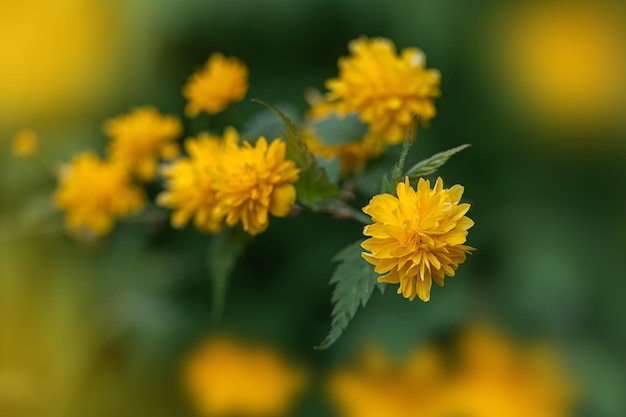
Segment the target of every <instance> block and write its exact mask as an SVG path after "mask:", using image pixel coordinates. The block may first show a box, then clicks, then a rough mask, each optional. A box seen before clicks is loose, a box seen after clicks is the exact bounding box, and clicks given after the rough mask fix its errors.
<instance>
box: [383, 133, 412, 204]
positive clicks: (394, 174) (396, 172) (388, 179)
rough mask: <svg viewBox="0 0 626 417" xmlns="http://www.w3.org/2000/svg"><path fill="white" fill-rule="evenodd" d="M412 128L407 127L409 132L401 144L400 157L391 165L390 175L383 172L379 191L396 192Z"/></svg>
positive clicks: (409, 144)
mask: <svg viewBox="0 0 626 417" xmlns="http://www.w3.org/2000/svg"><path fill="white" fill-rule="evenodd" d="M412 135H413V134H412V128H411V129H409V133H408V134H407V136H406V140H405V141H404V144H403V145H402V151H401V152H400V158H399V159H398V162H396V164H395V165H394V166H393V168H392V170H391V175H389V174H385V175H384V176H383V184H382V187H381V191H382V192H383V193H387V194H395V193H396V185H397V184H398V183H399V182H400V181H402V171H403V170H404V161H405V160H406V156H407V155H408V153H409V148H410V147H411V138H412Z"/></svg>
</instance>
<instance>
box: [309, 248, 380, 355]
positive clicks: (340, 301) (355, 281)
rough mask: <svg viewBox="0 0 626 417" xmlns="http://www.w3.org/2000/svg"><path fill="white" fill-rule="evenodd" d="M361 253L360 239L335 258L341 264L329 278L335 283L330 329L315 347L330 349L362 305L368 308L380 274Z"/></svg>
mask: <svg viewBox="0 0 626 417" xmlns="http://www.w3.org/2000/svg"><path fill="white" fill-rule="evenodd" d="M361 252H362V249H361V241H358V242H354V243H352V244H351V245H349V246H347V247H345V248H344V249H342V250H341V251H340V252H339V253H338V254H337V255H335V257H334V258H333V261H334V262H338V263H339V264H338V265H337V267H336V268H335V271H334V272H333V275H332V277H331V278H330V283H331V284H334V285H335V289H334V290H333V295H332V303H333V310H332V320H331V325H330V331H329V332H328V335H327V336H326V338H325V339H324V341H323V342H322V343H320V344H319V345H318V346H316V347H315V348H316V349H327V348H328V347H330V346H331V345H332V344H333V343H335V342H336V341H337V339H339V336H341V334H342V333H343V332H344V330H345V329H346V328H347V327H348V324H349V323H350V321H351V320H352V318H353V317H354V315H355V314H356V311H357V310H358V308H359V306H363V307H365V305H366V304H367V301H368V300H369V299H370V297H371V295H372V292H373V291H374V287H375V286H376V284H377V277H378V275H377V274H376V273H375V272H374V267H373V266H372V265H370V264H368V263H367V262H366V261H365V260H364V259H363V258H362V257H361Z"/></svg>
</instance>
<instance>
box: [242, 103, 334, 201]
mask: <svg viewBox="0 0 626 417" xmlns="http://www.w3.org/2000/svg"><path fill="white" fill-rule="evenodd" d="M252 101H254V102H256V103H259V104H261V105H263V106H265V107H267V108H268V109H270V110H272V111H273V112H274V113H276V114H277V115H278V116H279V117H280V118H281V119H282V121H283V123H284V125H285V142H286V147H287V150H286V156H287V159H291V160H292V161H294V162H295V163H296V165H297V166H298V167H299V168H300V176H299V179H298V181H297V182H296V183H295V184H294V186H295V188H296V198H297V199H298V201H303V202H312V201H316V200H319V199H322V198H331V197H335V196H336V195H338V194H339V188H337V186H336V185H335V184H332V183H331V182H330V181H329V180H328V176H327V175H326V171H325V170H324V168H322V167H320V166H319V165H318V164H317V161H316V159H315V156H313V154H312V153H311V152H309V150H308V148H307V147H306V144H305V143H304V141H303V140H302V138H301V137H300V133H299V132H298V128H297V127H296V125H294V124H293V122H292V121H291V120H290V119H289V118H288V117H287V116H285V115H284V114H283V113H282V112H281V111H280V110H278V109H277V108H276V107H274V106H272V105H271V104H267V103H265V102H263V101H261V100H257V99H253V100H252Z"/></svg>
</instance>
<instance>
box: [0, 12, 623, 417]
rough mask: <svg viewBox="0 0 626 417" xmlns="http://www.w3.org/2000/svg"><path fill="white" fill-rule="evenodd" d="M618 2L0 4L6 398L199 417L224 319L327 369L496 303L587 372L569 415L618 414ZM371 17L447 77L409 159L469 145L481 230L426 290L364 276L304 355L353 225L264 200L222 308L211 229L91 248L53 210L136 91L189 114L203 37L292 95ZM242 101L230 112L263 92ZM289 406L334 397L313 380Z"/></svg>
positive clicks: (507, 320)
mask: <svg viewBox="0 0 626 417" xmlns="http://www.w3.org/2000/svg"><path fill="white" fill-rule="evenodd" d="M625 18H626V13H625V10H624V7H623V6H622V5H621V4H620V3H619V2H615V3H612V2H554V1H551V2H545V1H543V2H527V1H518V2H496V1H472V2H469V1H468V2H462V1H452V0H440V1H419V0H415V1H409V0H390V1H387V2H384V3H383V2H380V1H370V0H359V1H357V0H339V1H337V0H332V1H331V0H298V1H287V0H230V1H225V0H221V1H220V0H207V1H199V0H184V1H176V2H175V1H165V0H164V1H148V0H135V1H132V0H129V1H122V0H117V1H116V0H95V1H87V0H62V1H56V2H53V1H46V0H24V1H21V2H16V1H6V0H5V1H3V2H2V3H0V62H2V64H1V65H0V331H1V344H0V410H2V408H3V407H4V408H5V409H6V410H8V411H7V414H5V413H4V412H2V413H0V414H2V415H11V416H112V415H116V416H137V415H151V416H154V417H158V416H172V415H178V416H184V415H192V414H191V411H190V410H189V406H188V405H187V404H186V402H185V400H184V393H182V391H181V389H180V387H179V378H178V372H179V366H180V362H181V358H184V356H185V354H186V352H188V350H189V349H190V348H191V347H193V346H194V344H195V343H196V342H197V341H198V340H200V339H202V338H204V337H206V336H207V335H210V334H213V333H215V332H217V331H220V332H228V333H232V334H235V335H238V336H240V337H242V338H248V339H252V340H260V341H264V342H267V343H269V344H272V345H274V346H277V347H278V348H280V349H281V350H282V351H284V352H287V353H288V354H289V356H290V357H292V358H294V359H295V360H297V361H299V362H300V363H302V364H304V365H305V366H307V367H308V368H310V369H318V370H324V369H328V368H330V367H332V366H333V365H334V364H339V363H343V362H345V361H346V360H349V359H350V358H352V357H353V356H354V355H355V354H356V353H357V352H358V351H359V349H360V347H362V346H363V345H364V344H366V343H369V342H371V341H377V342H379V343H380V344H382V345H383V346H385V347H386V348H387V349H388V350H389V351H390V352H393V353H394V354H396V355H398V357H401V356H402V355H405V354H406V353H407V352H408V351H409V350H411V349H412V348H414V347H415V346H419V345H420V344H422V343H424V342H426V341H430V340H436V339H438V338H442V337H445V335H448V334H451V333H454V332H455V331H457V330H458V329H460V328H462V327H464V326H465V325H466V324H467V323H471V322H474V321H488V322H494V323H496V324H497V325H499V326H500V327H501V328H503V329H506V331H507V332H508V333H509V334H511V335H515V336H517V337H521V338H528V339H535V338H539V339H541V340H545V341H548V342H549V343H550V344H552V345H553V346H554V348H555V349H556V350H557V351H558V352H559V356H560V358H561V359H562V360H563V362H564V363H565V365H566V368H567V369H568V371H569V373H570V374H571V376H572V379H573V380H574V381H576V383H577V384H579V385H580V386H581V391H582V397H581V400H580V404H579V409H578V412H579V415H581V416H600V417H601V416H624V415H626V402H625V401H624V397H623V393H624V389H626V359H625V358H624V352H626V304H625V303H624V302H623V297H624V294H626V280H624V272H623V269H622V268H623V265H622V264H623V259H624V258H622V256H624V254H625V253H626V243H625V242H626V217H625V216H624V207H625V204H626V193H625V192H624V185H623V184H624V182H625V181H626V170H625V169H624V166H625V165H624V164H625V163H626V140H624V139H626V117H624V116H625V115H626V77H625V76H624V75H625V74H626V34H625V31H626V27H625V26H624V24H623V22H624V21H626V20H625ZM361 35H366V36H383V37H388V38H390V39H391V40H393V41H394V42H395V44H396V45H397V47H398V48H399V49H401V48H404V47H413V46H415V47H419V48H421V49H422V50H423V51H424V52H425V53H426V56H427V66H428V67H429V68H437V69H439V70H440V71H441V73H442V86H441V90H442V96H441V97H440V98H439V99H438V100H437V101H436V106H437V110H438V114H437V117H436V118H435V119H434V120H433V121H432V124H431V126H430V127H428V128H424V129H421V130H420V131H419V133H418V138H417V142H416V145H415V146H414V147H413V148H412V150H411V152H412V154H411V158H414V159H419V158H420V157H426V156H429V155H431V154H432V153H434V152H438V151H442V150H445V149H448V148H452V147H454V146H457V145H460V144H462V143H471V144H472V145H473V146H472V147H471V148H470V149H468V150H466V151H464V152H463V153H461V154H460V155H457V156H455V157H453V158H452V160H451V161H450V162H448V164H447V165H446V166H445V167H443V169H442V170H441V171H440V174H441V175H442V176H443V178H444V180H445V183H446V184H447V185H452V184H455V183H459V184H462V185H464V186H465V194H464V200H465V201H467V202H469V203H471V204H472V208H471V210H470V212H469V216H470V217H471V218H472V219H473V220H474V221H475V222H476V226H474V228H473V229H472V230H471V231H470V234H469V238H468V243H469V244H470V245H472V246H474V247H476V248H477V250H476V252H475V253H474V254H473V255H472V256H470V257H469V259H468V261H467V262H466V263H465V264H464V265H462V266H461V267H460V268H459V271H458V274H457V276H456V277H455V278H452V279H449V280H447V281H446V282H447V285H446V286H445V287H444V288H439V287H436V288H434V289H433V292H432V300H431V301H430V302H429V303H421V302H417V301H416V302H412V303H411V302H408V301H407V300H405V299H403V298H401V297H400V296H397V295H395V294H394V292H395V291H393V290H392V289H391V288H389V290H388V291H386V293H385V294H384V295H381V294H379V293H375V294H374V296H373V297H372V299H371V300H370V303H369V304H368V306H367V308H365V309H363V310H360V311H359V312H358V314H357V316H356V318H355V320H354V321H353V322H352V323H351V325H350V327H349V328H348V330H347V331H346V333H345V334H344V335H343V337H342V338H341V339H340V340H339V341H338V343H337V344H336V345H334V346H333V347H332V348H331V349H329V350H328V351H323V352H318V351H314V350H313V349H312V347H313V346H314V345H315V344H317V343H319V342H320V341H321V340H322V339H323V337H324V336H325V334H326V332H327V330H328V328H329V323H330V295H331V288H330V287H329V286H328V279H329V277H330V275H331V273H332V269H333V265H332V263H331V261H330V259H331V258H332V256H333V255H334V254H335V253H336V252H337V251H338V250H340V249H341V248H342V247H344V246H345V245H347V244H349V243H351V242H353V241H354V240H356V239H358V237H359V236H360V234H361V226H360V225H359V224H358V223H356V222H348V221H343V222H340V221H338V220H336V219H332V218H329V217H327V216H324V215H314V214H308V213H305V214H303V215H300V216H297V217H293V218H286V219H272V221H271V227H270V228H269V230H268V231H267V232H265V233H263V234H261V235H260V236H258V237H257V238H255V239H254V241H253V243H252V244H251V245H250V246H249V247H248V248H247V250H246V253H245V256H244V257H243V258H242V259H241V260H240V261H239V263H238V264H237V266H236V270H235V273H234V276H233V279H232V282H231V286H230V288H229V292H228V299H227V305H226V309H225V312H224V316H223V318H222V320H221V321H220V322H219V323H218V324H215V323H213V322H211V320H210V312H211V302H210V300H211V286H210V283H209V282H208V280H207V278H206V267H205V263H206V246H207V243H208V241H209V237H207V236H205V235H201V234H199V233H197V232H195V231H194V230H193V229H192V228H188V229H186V230H184V231H173V230H171V229H169V227H168V226H167V224H165V223H155V224H153V225H150V227H146V225H145V224H133V223H125V224H120V225H119V226H118V227H117V229H116V231H115V232H114V233H113V234H112V235H111V236H109V237H107V238H105V239H103V240H102V241H100V242H97V243H96V244H92V245H83V244H80V243H77V242H75V241H74V240H72V239H71V238H69V237H67V236H66V235H64V234H63V233H62V231H61V230H60V227H61V226H62V213H58V212H51V210H50V207H51V203H50V198H51V193H52V190H53V188H54V186H55V181H54V175H53V173H54V170H55V169H56V168H57V167H58V166H59V165H60V164H61V163H63V162H66V161H69V159H70V158H71V156H72V155H73V154H74V153H75V152H78V151H82V150H86V149H90V148H91V149H97V150H100V151H101V150H103V149H104V147H105V146H106V140H105V138H104V135H103V134H102V132H101V124H102V121H103V120H105V119H107V118H110V117H112V116H114V115H117V114H120V113H124V112H126V111H128V110H130V109H131V108H133V107H137V106H141V105H145V104H151V105H155V106H157V107H158V108H159V109H160V110H161V111H162V112H164V113H177V114H180V115H182V109H183V108H184V100H183V98H182V95H181V88H182V85H183V84H184V82H185V81H186V79H187V77H188V76H189V75H190V74H191V72H192V71H194V70H195V69H197V68H199V67H200V66H201V65H202V64H203V62H204V61H205V60H206V58H207V57H208V56H209V54H210V53H211V52H214V51H222V52H224V53H226V54H228V55H235V56H237V57H239V58H240V59H241V60H243V61H244V62H245V63H246V64H247V65H248V67H249V69H250V74H251V75H250V90H249V93H248V95H247V98H248V99H249V98H259V99H262V100H264V101H266V102H268V103H273V104H290V105H292V106H294V107H295V109H297V110H298V111H299V112H301V113H302V112H304V111H305V110H306V108H307V104H306V102H305V100H304V91H305V89H306V88H308V87H315V88H318V89H320V90H323V88H324V84H323V83H324V80H326V79H328V78H330V77H333V76H335V75H336V74H337V59H338V57H339V56H342V55H346V54H347V43H348V41H349V40H351V39H355V38H357V37H359V36H361ZM236 107H237V111H238V113H239V115H240V117H241V118H242V119H243V120H246V119H247V118H249V117H251V116H253V115H254V114H256V113H258V112H260V111H261V108H260V106H258V105H257V104H254V103H250V102H249V101H248V100H244V101H243V102H242V103H239V104H238V105H237V106H236ZM185 123H186V124H187V128H189V129H192V130H193V129H196V128H197V125H194V123H196V122H190V121H188V120H186V121H185ZM26 127H27V128H32V129H34V130H36V131H37V132H38V133H39V135H40V137H41V150H40V154H39V157H38V159H37V160H35V161H28V160H26V161H25V160H20V159H17V158H15V157H14V156H13V155H12V154H11V151H10V150H11V138H12V137H13V135H14V134H15V133H16V132H17V131H18V130H19V129H22V128H26ZM368 198H369V196H367V195H361V196H360V197H359V198H358V199H357V200H356V202H355V204H357V205H358V204H364V203H365V202H366V201H367V199H368ZM322 375H323V371H320V372H318V377H319V378H322ZM292 415H293V416H319V415H334V414H333V411H332V409H331V408H330V407H329V406H328V404H326V402H325V400H323V395H321V394H320V393H319V392H315V390H310V392H308V393H307V394H306V395H305V396H304V398H303V399H302V400H301V401H300V403H299V404H298V406H297V408H296V410H294V411H293V413H292ZM503 417H506V416H503Z"/></svg>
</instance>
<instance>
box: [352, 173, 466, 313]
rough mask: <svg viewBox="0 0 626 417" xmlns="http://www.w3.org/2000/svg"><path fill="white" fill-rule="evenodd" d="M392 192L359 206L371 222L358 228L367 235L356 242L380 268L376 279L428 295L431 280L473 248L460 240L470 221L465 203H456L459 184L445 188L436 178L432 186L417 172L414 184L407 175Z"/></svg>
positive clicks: (406, 292)
mask: <svg viewBox="0 0 626 417" xmlns="http://www.w3.org/2000/svg"><path fill="white" fill-rule="evenodd" d="M396 192H397V197H395V196H392V195H391V194H380V195H376V196H374V197H373V198H372V199H371V200H370V202H369V204H368V205H367V206H365V207H364V208H363V212H365V213H366V214H368V215H370V216H371V218H372V221H373V222H374V223H373V224H371V225H368V226H365V228H364V230H363V234H365V235H366V236H370V238H369V239H367V240H366V241H364V242H363V243H362V244H361V246H362V247H363V248H364V249H365V250H367V251H369V252H364V253H363V257H364V258H365V260H367V261H368V262H369V263H371V264H373V265H375V266H376V268H375V271H376V272H377V273H379V274H385V275H383V276H381V277H379V278H378V281H379V282H387V283H390V284H398V283H399V284H400V286H399V288H398V294H402V295H403V296H404V297H406V298H408V299H409V300H413V299H414V298H415V297H416V296H417V297H419V298H420V299H421V300H423V301H428V300H429V299H430V288H431V285H432V281H433V280H434V281H435V282H436V283H437V284H439V285H441V286H443V284H444V277H445V276H446V275H447V276H450V277H451V276H454V274H455V270H456V268H457V267H458V265H459V264H461V263H463V262H464V261H465V255H466V253H467V252H469V251H471V250H472V249H473V248H471V247H470V246H466V245H464V243H465V240H466V238H467V230H468V229H469V228H470V227H472V226H473V225H474V222H473V221H472V220H471V219H470V218H469V217H467V216H465V213H467V211H468V210H469V208H470V205H469V204H459V201H460V200H461V195H462V194H463V187H462V186H460V185H455V186H453V187H452V188H449V189H444V188H443V181H442V179H441V178H438V179H437V182H436V183H435V186H434V187H433V188H432V189H431V188H430V181H428V180H424V179H422V178H420V180H419V182H418V184H417V190H415V189H413V187H411V184H410V183H409V179H408V178H406V180H405V182H403V183H399V184H398V186H397V189H396Z"/></svg>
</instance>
